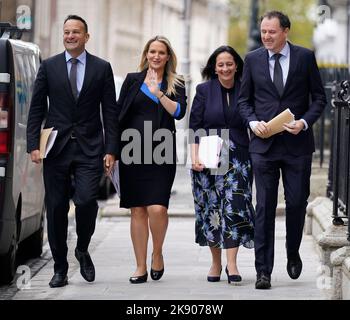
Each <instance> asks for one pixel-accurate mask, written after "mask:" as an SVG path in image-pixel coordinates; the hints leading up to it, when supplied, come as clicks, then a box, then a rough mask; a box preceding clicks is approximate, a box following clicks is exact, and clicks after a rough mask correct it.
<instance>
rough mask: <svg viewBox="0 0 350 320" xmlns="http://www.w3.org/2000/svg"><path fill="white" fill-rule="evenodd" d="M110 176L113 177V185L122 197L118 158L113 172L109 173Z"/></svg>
mask: <svg viewBox="0 0 350 320" xmlns="http://www.w3.org/2000/svg"><path fill="white" fill-rule="evenodd" d="M109 178H110V179H111V181H112V183H113V186H114V188H115V191H116V192H117V194H118V196H119V198H120V183H119V165H118V160H117V161H115V162H114V166H113V169H112V170H111V173H110V175H109Z"/></svg>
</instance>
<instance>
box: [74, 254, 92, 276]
mask: <svg viewBox="0 0 350 320" xmlns="http://www.w3.org/2000/svg"><path fill="white" fill-rule="evenodd" d="M75 257H76V258H77V260H78V261H79V263H80V274H81V275H82V277H83V278H84V279H85V280H86V281H88V282H92V281H94V280H95V267H94V264H93V263H92V260H91V257H90V254H89V252H88V251H85V252H82V251H79V250H78V249H77V248H75Z"/></svg>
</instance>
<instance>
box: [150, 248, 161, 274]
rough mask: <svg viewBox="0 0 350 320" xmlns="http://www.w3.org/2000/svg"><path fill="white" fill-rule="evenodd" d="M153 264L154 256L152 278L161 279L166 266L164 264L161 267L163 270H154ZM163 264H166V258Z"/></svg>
mask: <svg viewBox="0 0 350 320" xmlns="http://www.w3.org/2000/svg"><path fill="white" fill-rule="evenodd" d="M152 256H153V254H152ZM162 259H163V255H162ZM152 264H153V258H152V262H151V271H150V274H151V278H152V280H159V279H160V278H161V277H162V276H163V273H164V266H163V269H161V270H153V269H152ZM163 265H164V260H163Z"/></svg>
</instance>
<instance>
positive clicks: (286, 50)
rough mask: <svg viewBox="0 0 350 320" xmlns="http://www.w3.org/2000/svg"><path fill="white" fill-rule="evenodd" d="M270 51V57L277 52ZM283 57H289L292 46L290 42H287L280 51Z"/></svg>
mask: <svg viewBox="0 0 350 320" xmlns="http://www.w3.org/2000/svg"><path fill="white" fill-rule="evenodd" d="M268 52H269V59H271V58H272V56H273V55H274V54H275V52H272V51H271V50H268ZM279 53H280V54H281V55H282V56H283V57H288V56H289V53H290V46H289V43H288V42H286V44H285V45H284V47H283V48H282V50H281V51H280V52H279Z"/></svg>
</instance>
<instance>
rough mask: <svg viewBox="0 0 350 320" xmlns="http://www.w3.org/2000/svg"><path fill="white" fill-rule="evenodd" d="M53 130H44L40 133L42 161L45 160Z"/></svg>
mask: <svg viewBox="0 0 350 320" xmlns="http://www.w3.org/2000/svg"><path fill="white" fill-rule="evenodd" d="M52 130H53V128H47V129H43V130H42V131H41V133H40V159H44V158H45V151H46V146H47V142H48V140H49V136H50V134H51V132H52Z"/></svg>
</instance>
